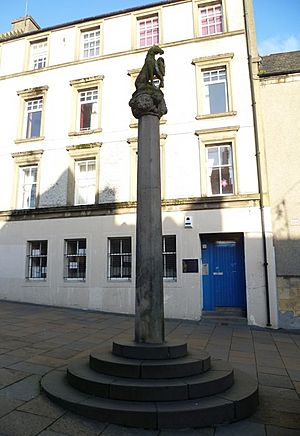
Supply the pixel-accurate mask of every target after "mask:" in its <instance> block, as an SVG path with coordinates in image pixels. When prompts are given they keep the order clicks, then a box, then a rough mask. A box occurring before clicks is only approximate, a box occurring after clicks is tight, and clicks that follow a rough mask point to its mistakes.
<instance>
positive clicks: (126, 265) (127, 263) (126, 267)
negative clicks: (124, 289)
mask: <svg viewBox="0 0 300 436" xmlns="http://www.w3.org/2000/svg"><path fill="white" fill-rule="evenodd" d="M122 264H123V265H122V266H123V271H122V277H124V278H130V277H131V256H123V262H122Z"/></svg>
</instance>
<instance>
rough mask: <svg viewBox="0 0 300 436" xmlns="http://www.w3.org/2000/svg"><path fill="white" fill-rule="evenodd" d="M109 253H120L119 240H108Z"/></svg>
mask: <svg viewBox="0 0 300 436" xmlns="http://www.w3.org/2000/svg"><path fill="white" fill-rule="evenodd" d="M110 252H111V253H121V240H120V239H111V240H110Z"/></svg>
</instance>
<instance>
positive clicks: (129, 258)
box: [107, 236, 132, 281]
mask: <svg viewBox="0 0 300 436" xmlns="http://www.w3.org/2000/svg"><path fill="white" fill-rule="evenodd" d="M124 240H127V242H128V240H129V241H130V252H125V251H123V245H124ZM112 241H119V242H120V252H117V253H114V252H112V244H111V243H112ZM113 258H119V259H120V276H116V275H113V274H112V268H113V266H112V259H113ZM125 260H126V263H130V267H129V268H130V274H129V275H127V274H125V273H124V270H125V268H128V267H124V262H125ZM131 277H132V238H131V236H123V237H109V238H108V240H107V280H123V281H130V280H131Z"/></svg>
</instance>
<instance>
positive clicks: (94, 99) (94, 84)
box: [69, 76, 104, 136]
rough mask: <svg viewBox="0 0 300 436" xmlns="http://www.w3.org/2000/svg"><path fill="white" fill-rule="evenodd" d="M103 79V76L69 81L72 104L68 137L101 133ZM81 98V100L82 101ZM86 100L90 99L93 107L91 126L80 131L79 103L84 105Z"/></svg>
mask: <svg viewBox="0 0 300 436" xmlns="http://www.w3.org/2000/svg"><path fill="white" fill-rule="evenodd" d="M103 79H104V76H93V77H88V78H83V79H76V80H71V81H70V86H71V87H72V93H73V102H72V115H71V116H72V118H71V130H70V132H69V136H78V135H89V134H93V133H99V132H101V131H102V129H101V104H102V85H103ZM81 98H82V99H83V100H82V101H81ZM87 99H91V100H90V103H92V104H93V105H95V106H94V107H93V108H92V112H93V114H92V115H91V121H92V125H91V126H90V128H83V129H81V125H80V116H81V103H82V104H85V103H86V102H87Z"/></svg>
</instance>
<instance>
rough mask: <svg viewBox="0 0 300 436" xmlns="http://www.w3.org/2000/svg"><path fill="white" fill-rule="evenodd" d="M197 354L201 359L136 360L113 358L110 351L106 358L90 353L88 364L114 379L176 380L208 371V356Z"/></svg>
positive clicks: (190, 356)
mask: <svg viewBox="0 0 300 436" xmlns="http://www.w3.org/2000/svg"><path fill="white" fill-rule="evenodd" d="M93 353H94V354H93ZM96 353H98V355H97V354H96ZM197 354H198V355H199V356H200V355H202V356H203V357H200V358H199V359H198V358H197V356H195V357H194V355H193V353H190V354H188V355H187V356H186V357H181V358H177V359H172V360H171V359H169V360H137V359H127V358H123V357H119V356H114V355H113V354H112V353H111V352H110V351H109V352H108V353H107V354H106V358H105V355H104V353H102V357H101V356H100V352H92V353H91V354H90V360H89V362H90V363H89V364H90V367H91V368H92V369H93V370H94V371H97V372H99V373H102V374H106V375H111V376H116V377H125V378H143V379H144V378H149V379H162V378H177V377H187V376H192V375H196V374H200V373H203V372H206V371H208V370H209V369H210V355H209V354H208V353H206V352H204V351H203V352H200V351H199V352H197Z"/></svg>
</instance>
